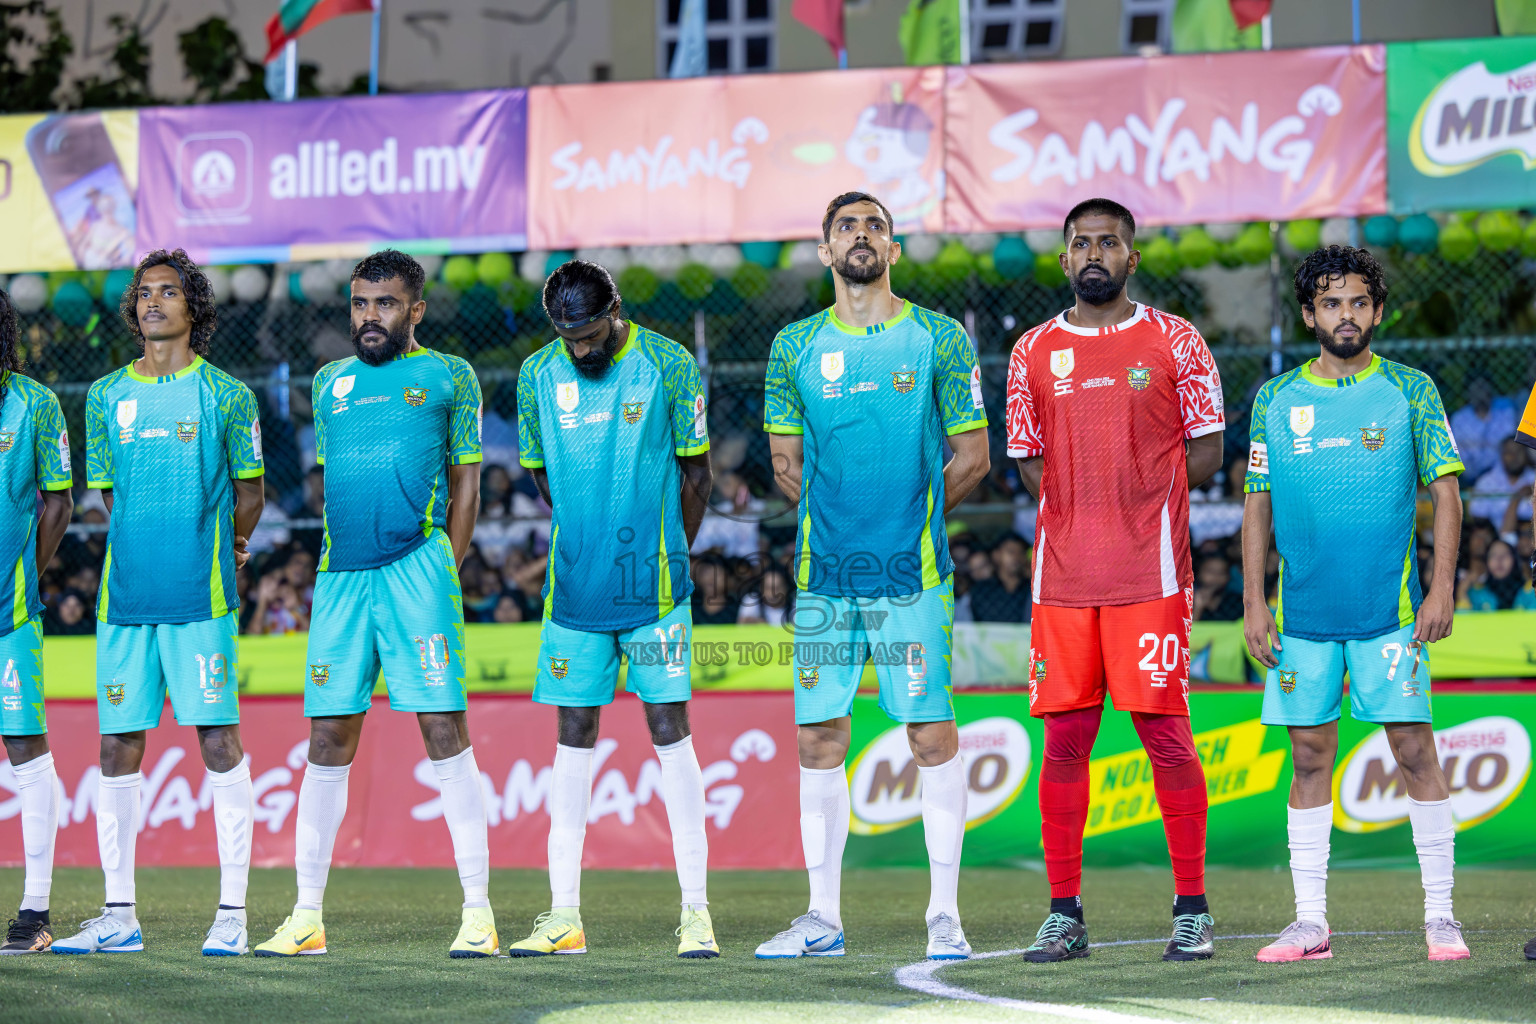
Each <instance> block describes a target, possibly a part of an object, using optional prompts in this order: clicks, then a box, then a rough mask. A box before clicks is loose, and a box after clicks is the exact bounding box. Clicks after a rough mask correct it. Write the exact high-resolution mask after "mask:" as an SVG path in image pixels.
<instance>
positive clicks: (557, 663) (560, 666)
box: [549, 658, 571, 679]
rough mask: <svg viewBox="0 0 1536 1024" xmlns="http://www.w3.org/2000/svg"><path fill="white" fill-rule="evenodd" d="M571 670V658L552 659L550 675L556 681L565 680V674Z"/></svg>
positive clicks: (550, 661)
mask: <svg viewBox="0 0 1536 1024" xmlns="http://www.w3.org/2000/svg"><path fill="white" fill-rule="evenodd" d="M570 670H571V659H570V658H550V659H549V674H550V675H552V676H554V677H555V678H556V679H564V678H565V674H566V673H567V672H569V671H570Z"/></svg>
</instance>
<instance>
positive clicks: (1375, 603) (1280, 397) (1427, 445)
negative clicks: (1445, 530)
mask: <svg viewBox="0 0 1536 1024" xmlns="http://www.w3.org/2000/svg"><path fill="white" fill-rule="evenodd" d="M1313 362H1316V360H1313V361H1312V362H1309V363H1307V364H1306V365H1304V366H1298V367H1297V368H1296V369H1294V370H1291V371H1290V372H1288V373H1283V374H1281V375H1280V376H1278V377H1276V378H1274V379H1273V380H1271V381H1269V382H1268V383H1266V384H1265V385H1264V386H1263V387H1262V388H1260V389H1259V393H1258V396H1257V397H1256V398H1255V399H1254V404H1253V423H1252V427H1251V428H1250V429H1251V440H1252V451H1251V452H1250V454H1249V458H1248V475H1247V480H1246V484H1245V487H1244V489H1245V490H1246V491H1247V492H1248V493H1250V494H1251V493H1253V492H1255V491H1269V492H1270V498H1271V502H1272V503H1273V507H1274V520H1275V547H1276V549H1278V550H1279V552H1280V605H1279V608H1278V610H1277V612H1276V614H1275V621H1276V624H1277V625H1278V626H1279V627H1280V630H1281V632H1283V633H1284V634H1285V635H1286V636H1294V637H1300V638H1301V639H1303V640H1328V641H1343V640H1367V639H1370V638H1372V637H1378V636H1381V635H1383V634H1385V633H1390V632H1392V631H1393V630H1396V629H1399V628H1401V627H1403V626H1407V625H1411V624H1412V623H1413V621H1414V616H1415V614H1417V612H1418V607H1419V603H1420V601H1422V600H1423V594H1422V592H1421V590H1420V588H1419V571H1418V565H1417V560H1416V559H1415V557H1414V555H1415V550H1416V547H1417V544H1416V540H1415V533H1414V526H1415V514H1416V508H1417V501H1418V488H1419V484H1425V485H1428V484H1430V483H1432V482H1434V481H1435V480H1437V479H1439V478H1440V477H1442V476H1445V475H1446V474H1448V473H1460V472H1461V471H1462V468H1463V467H1462V464H1461V455H1460V453H1458V452H1457V450H1456V442H1455V439H1454V438H1453V437H1452V436H1451V428H1450V424H1449V423H1447V422H1446V418H1445V406H1443V405H1442V404H1441V403H1440V393H1439V392H1438V391H1436V390H1435V385H1434V382H1433V381H1431V380H1430V379H1429V377H1428V376H1426V375H1425V374H1424V373H1422V372H1420V371H1419V370H1414V369H1411V368H1409V367H1407V366H1403V365H1402V364H1400V363H1394V362H1392V361H1391V360H1387V359H1382V358H1381V357H1380V356H1375V357H1373V358H1372V359H1371V364H1370V365H1369V366H1368V367H1366V368H1365V369H1364V370H1362V371H1361V372H1360V373H1358V374H1356V375H1354V376H1352V377H1341V378H1339V379H1338V380H1332V379H1329V378H1327V377H1319V376H1317V375H1316V374H1315V373H1313V372H1312V364H1313Z"/></svg>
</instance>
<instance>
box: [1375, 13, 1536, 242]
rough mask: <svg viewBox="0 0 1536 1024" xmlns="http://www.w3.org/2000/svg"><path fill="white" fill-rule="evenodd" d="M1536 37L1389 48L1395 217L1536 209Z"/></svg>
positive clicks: (1389, 163)
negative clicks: (1452, 211)
mask: <svg viewBox="0 0 1536 1024" xmlns="http://www.w3.org/2000/svg"><path fill="white" fill-rule="evenodd" d="M1533 129H1536V37H1533V36H1508V37H1503V38H1497V39H1452V40H1445V41H1439V42H1427V43H1393V44H1391V45H1390V46H1388V47H1387V144H1388V159H1387V175H1388V183H1389V188H1388V194H1389V197H1390V200H1391V204H1392V209H1393V210H1394V211H1396V212H1399V213H1412V212H1416V211H1422V210H1434V209H1458V210H1466V209H1507V208H1513V207H1522V206H1529V205H1531V204H1532V202H1533V201H1536V170H1533V169H1536V131H1533Z"/></svg>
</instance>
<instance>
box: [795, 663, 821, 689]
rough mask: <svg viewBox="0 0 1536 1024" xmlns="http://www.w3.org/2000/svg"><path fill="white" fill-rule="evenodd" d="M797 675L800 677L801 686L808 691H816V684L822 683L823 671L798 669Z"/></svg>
mask: <svg viewBox="0 0 1536 1024" xmlns="http://www.w3.org/2000/svg"><path fill="white" fill-rule="evenodd" d="M796 675H798V676H799V677H800V685H801V686H803V687H805V688H806V689H807V690H814V689H816V684H817V683H819V682H821V669H819V668H802V669H796Z"/></svg>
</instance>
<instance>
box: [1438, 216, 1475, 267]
mask: <svg viewBox="0 0 1536 1024" xmlns="http://www.w3.org/2000/svg"><path fill="white" fill-rule="evenodd" d="M1476 254H1477V235H1476V234H1474V233H1473V232H1472V229H1471V228H1469V227H1467V224H1466V222H1465V221H1463V220H1462V219H1461V218H1460V217H1452V218H1451V219H1450V221H1448V222H1447V223H1446V225H1445V228H1444V230H1442V231H1441V232H1440V255H1441V257H1442V258H1443V259H1444V260H1445V261H1446V262H1447V263H1465V262H1467V261H1468V260H1470V259H1471V258H1472V257H1473V256H1474V255H1476Z"/></svg>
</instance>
